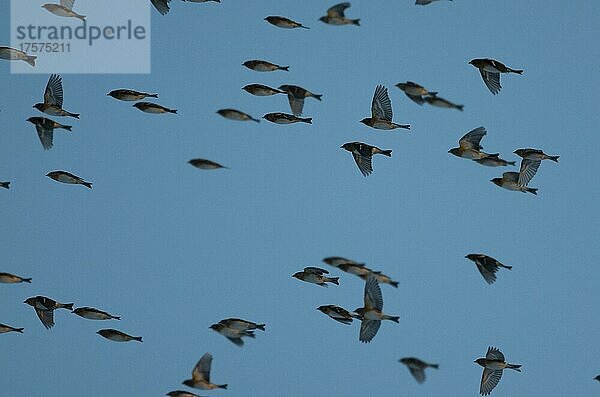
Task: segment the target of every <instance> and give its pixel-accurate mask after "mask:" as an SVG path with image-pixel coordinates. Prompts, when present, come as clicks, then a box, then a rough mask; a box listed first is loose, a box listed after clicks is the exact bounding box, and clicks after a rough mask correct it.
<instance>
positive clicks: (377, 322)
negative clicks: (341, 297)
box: [354, 275, 400, 343]
mask: <svg viewBox="0 0 600 397" xmlns="http://www.w3.org/2000/svg"><path fill="white" fill-rule="evenodd" d="M354 312H355V313H356V314H358V315H359V316H360V318H361V325H360V334H359V337H358V339H359V340H360V341H361V342H363V343H369V342H371V340H373V338H374V337H375V335H377V331H379V327H380V326H381V321H383V320H391V321H393V322H395V323H399V322H400V317H398V316H389V315H387V314H385V313H383V296H382V295H381V288H379V283H378V282H377V278H376V277H375V276H374V275H369V277H368V278H367V281H366V283H365V294H364V306H363V307H360V308H358V309H356V310H355V311H354Z"/></svg>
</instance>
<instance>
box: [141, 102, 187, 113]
mask: <svg viewBox="0 0 600 397" xmlns="http://www.w3.org/2000/svg"><path fill="white" fill-rule="evenodd" d="M133 107H134V108H138V109H139V110H141V111H142V112H144V113H151V114H162V113H174V114H177V110H176V109H169V108H166V107H164V106H161V105H158V104H156V103H151V102H138V103H136V104H134V105H133Z"/></svg>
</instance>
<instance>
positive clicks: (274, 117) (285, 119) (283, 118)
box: [263, 112, 312, 124]
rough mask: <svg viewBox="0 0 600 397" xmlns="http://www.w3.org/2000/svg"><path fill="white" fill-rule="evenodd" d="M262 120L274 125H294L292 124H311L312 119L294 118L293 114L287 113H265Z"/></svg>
mask: <svg viewBox="0 0 600 397" xmlns="http://www.w3.org/2000/svg"><path fill="white" fill-rule="evenodd" d="M263 119H265V120H268V121H270V122H272V123H275V124H294V123H306V124H312V118H310V117H306V118H303V117H296V116H294V115H293V114H287V113H281V112H276V113H267V114H265V115H264V116H263Z"/></svg>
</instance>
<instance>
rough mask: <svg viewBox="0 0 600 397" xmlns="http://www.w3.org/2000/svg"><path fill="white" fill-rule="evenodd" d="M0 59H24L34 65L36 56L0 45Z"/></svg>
mask: <svg viewBox="0 0 600 397" xmlns="http://www.w3.org/2000/svg"><path fill="white" fill-rule="evenodd" d="M0 59H5V60H7V61H24V62H27V63H28V64H29V65H31V66H33V67H35V60H36V59H37V57H36V56H33V55H27V54H26V53H25V52H23V51H21V50H17V49H15V48H10V47H0Z"/></svg>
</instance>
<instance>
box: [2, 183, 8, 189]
mask: <svg viewBox="0 0 600 397" xmlns="http://www.w3.org/2000/svg"><path fill="white" fill-rule="evenodd" d="M0 186H2V187H3V188H5V189H10V182H2V183H0Z"/></svg>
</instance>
